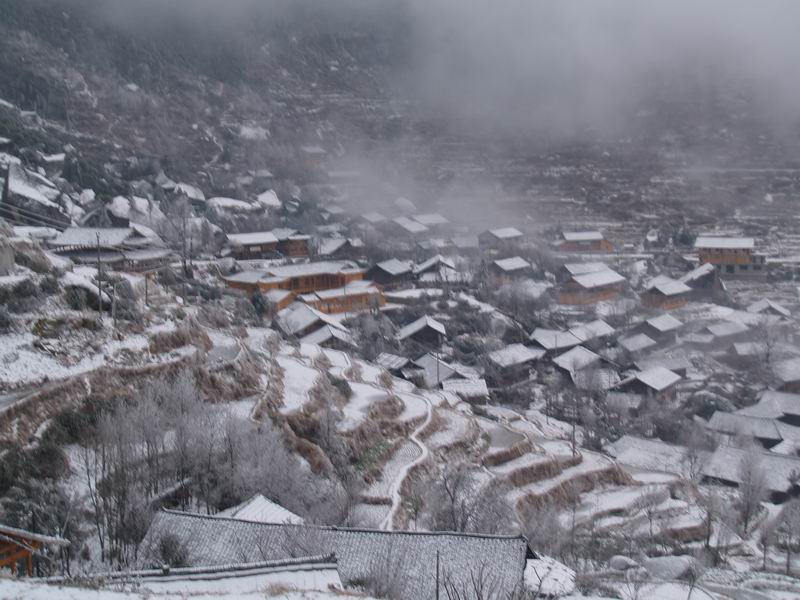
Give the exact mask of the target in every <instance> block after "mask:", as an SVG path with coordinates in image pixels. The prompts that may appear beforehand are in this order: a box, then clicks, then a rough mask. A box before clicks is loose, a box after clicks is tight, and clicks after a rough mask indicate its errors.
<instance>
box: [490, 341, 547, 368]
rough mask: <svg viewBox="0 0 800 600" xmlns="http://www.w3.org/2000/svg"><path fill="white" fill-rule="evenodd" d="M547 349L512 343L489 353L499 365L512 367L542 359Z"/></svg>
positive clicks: (491, 358) (492, 359)
mask: <svg viewBox="0 0 800 600" xmlns="http://www.w3.org/2000/svg"><path fill="white" fill-rule="evenodd" d="M544 354H545V351H544V350H540V349H538V348H529V347H528V346H524V345H522V344H510V345H508V346H506V347H505V348H500V350H495V351H494V352H490V353H489V354H488V358H489V360H490V361H492V362H493V363H494V364H496V365H497V366H499V367H503V368H505V367H512V366H515V365H522V364H525V363H527V362H531V361H534V360H538V359H540V358H541V357H542V356H544Z"/></svg>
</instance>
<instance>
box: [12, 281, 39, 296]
mask: <svg viewBox="0 0 800 600" xmlns="http://www.w3.org/2000/svg"><path fill="white" fill-rule="evenodd" d="M13 293H14V296H16V297H17V298H35V297H36V296H38V295H39V290H38V289H37V288H36V284H35V283H33V282H32V281H31V280H30V279H23V280H22V281H20V282H19V283H18V284H17V285H15V286H14V292H13Z"/></svg>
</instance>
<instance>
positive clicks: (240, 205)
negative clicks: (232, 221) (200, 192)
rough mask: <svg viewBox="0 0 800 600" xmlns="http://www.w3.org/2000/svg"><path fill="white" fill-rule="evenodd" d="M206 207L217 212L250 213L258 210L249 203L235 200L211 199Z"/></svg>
mask: <svg viewBox="0 0 800 600" xmlns="http://www.w3.org/2000/svg"><path fill="white" fill-rule="evenodd" d="M206 204H207V205H208V206H210V207H211V208H215V209H217V210H223V211H224V210H241V211H250V210H254V209H256V208H258V207H257V206H255V205H253V204H250V203H249V202H245V201H243V200H236V199H235V198H222V197H217V198H211V199H210V200H209V201H208V202H206Z"/></svg>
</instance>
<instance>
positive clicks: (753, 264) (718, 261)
mask: <svg viewBox="0 0 800 600" xmlns="http://www.w3.org/2000/svg"><path fill="white" fill-rule="evenodd" d="M694 247H695V250H697V256H698V258H699V260H700V263H701V264H703V263H704V264H711V265H714V267H715V268H716V269H717V272H718V273H719V276H720V277H722V278H723V279H724V278H761V277H763V276H764V274H765V272H766V256H765V255H764V254H759V253H757V252H755V251H754V249H755V241H754V240H753V238H737V237H713V236H700V237H698V238H697V239H696V240H695V243H694Z"/></svg>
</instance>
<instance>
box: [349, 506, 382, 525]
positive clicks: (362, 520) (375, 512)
mask: <svg viewBox="0 0 800 600" xmlns="http://www.w3.org/2000/svg"><path fill="white" fill-rule="evenodd" d="M391 509H392V507H391V506H390V505H389V504H363V503H362V504H356V505H355V506H354V507H353V510H352V511H351V513H350V518H351V520H352V522H353V524H354V525H355V526H356V527H366V528H368V529H377V528H378V527H380V524H381V523H382V522H383V521H385V520H386V518H387V517H388V515H389V511H390V510H391Z"/></svg>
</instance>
